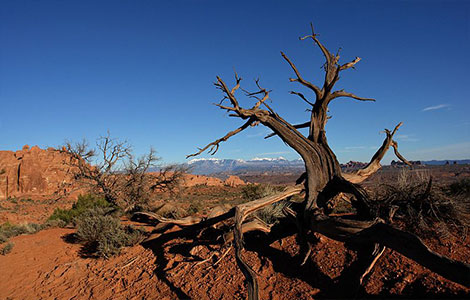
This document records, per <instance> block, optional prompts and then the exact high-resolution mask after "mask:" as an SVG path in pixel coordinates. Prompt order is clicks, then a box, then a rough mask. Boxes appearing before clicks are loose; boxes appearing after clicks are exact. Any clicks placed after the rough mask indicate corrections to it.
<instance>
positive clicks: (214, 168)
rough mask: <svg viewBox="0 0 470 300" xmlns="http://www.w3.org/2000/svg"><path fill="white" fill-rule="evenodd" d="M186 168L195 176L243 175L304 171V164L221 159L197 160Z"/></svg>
mask: <svg viewBox="0 0 470 300" xmlns="http://www.w3.org/2000/svg"><path fill="white" fill-rule="evenodd" d="M185 165H186V167H188V168H189V171H190V172H191V173H193V174H204V175H208V174H215V173H225V172H228V173H242V172H250V171H257V172H268V171H272V172H286V171H302V170H303V169H304V163H303V161H302V160H301V159H296V160H291V161H289V160H287V159H285V158H284V157H278V158H267V157H255V158H253V159H250V160H242V159H220V158H195V159H192V160H190V161H188V162H187V163H186V164H185Z"/></svg>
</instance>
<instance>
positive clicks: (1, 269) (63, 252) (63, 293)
mask: <svg viewBox="0 0 470 300" xmlns="http://www.w3.org/2000/svg"><path fill="white" fill-rule="evenodd" d="M218 189H219V192H217V190H218ZM217 193H219V195H217ZM220 193H222V194H223V195H225V196H224V197H225V198H226V199H228V200H229V202H230V201H232V202H234V203H236V202H237V201H239V200H240V199H238V198H237V197H236V195H237V193H236V191H235V188H230V187H219V188H218V187H200V186H199V187H194V188H193V189H190V190H187V194H186V195H183V198H188V199H189V198H196V199H199V200H198V201H200V202H202V203H203V204H204V201H203V199H206V201H207V202H205V203H206V204H208V203H210V205H216V204H217V201H218V200H217V199H219V198H220ZM2 205H3V206H4V208H5V209H3V210H2V211H0V223H3V222H4V220H9V221H10V222H12V223H22V222H37V223H40V222H44V221H45V220H46V219H47V216H49V215H50V213H51V212H52V210H53V209H54V207H69V206H70V205H71V202H67V203H60V202H50V201H49V202H46V200H34V201H33V200H26V201H20V200H18V201H16V203H15V202H11V203H7V202H3V203H2ZM207 206H209V205H207ZM126 222H127V221H126ZM147 229H148V230H151V229H152V228H151V227H147ZM173 230H177V228H173ZM73 232H74V229H72V228H52V229H47V230H43V231H40V232H38V233H36V234H33V235H22V236H17V237H14V238H12V239H11V242H13V243H14V248H13V250H12V252H11V253H9V254H7V255H5V256H2V255H0V299H241V298H245V297H246V289H245V287H244V283H243V275H242V274H241V272H240V270H239V269H238V267H237V266H236V263H235V258H234V253H233V249H232V250H229V251H228V252H227V255H226V256H225V257H224V258H223V259H222V260H220V261H218V259H219V258H220V257H221V256H222V255H223V254H225V253H226V251H227V249H230V248H228V247H227V246H221V245H219V244H208V243H206V240H205V239H204V237H203V238H201V239H198V238H192V237H188V238H186V239H182V238H178V239H174V240H170V241H166V242H159V243H153V244H152V243H150V244H146V245H145V246H143V245H139V246H134V247H131V248H126V249H124V250H123V251H122V253H121V255H119V256H116V257H112V258H110V259H96V258H92V257H89V256H87V255H86V254H85V253H84V252H83V251H82V249H81V246H80V245H79V244H76V243H74V241H73V239H71V236H72V234H73ZM425 243H426V244H427V245H428V246H429V247H430V248H431V249H433V250H435V251H437V252H438V253H440V254H443V255H446V256H449V257H452V258H454V259H457V260H460V261H465V262H467V263H470V238H469V237H468V236H467V238H466V239H465V240H462V239H461V238H458V237H454V236H448V237H446V238H445V239H444V238H443V239H441V240H439V239H437V238H428V239H425ZM246 247H247V249H248V250H247V251H245V254H244V255H245V257H246V260H247V261H248V263H249V264H250V265H251V266H253V268H254V270H255V271H256V272H257V274H258V275H259V284H260V293H261V298H262V299H321V298H336V297H338V295H339V294H338V292H339V291H341V287H338V282H337V281H336V280H335V279H336V278H337V277H338V276H339V275H340V273H341V271H342V270H343V268H344V266H345V265H346V266H347V265H349V264H350V263H351V262H352V261H353V260H354V257H355V254H354V252H352V251H348V250H346V249H345V248H344V246H343V244H341V243H339V242H335V241H332V240H329V239H327V238H322V239H321V242H320V243H319V244H317V245H316V246H315V249H314V251H315V252H314V253H315V255H314V256H313V258H312V260H311V261H309V262H308V263H307V264H306V265H305V266H303V267H301V266H299V260H298V258H297V256H296V255H297V253H298V250H299V249H298V246H297V245H296V242H295V237H288V238H284V239H282V240H281V241H276V242H274V243H272V244H271V245H266V244H265V243H263V236H262V235H258V234H253V235H249V234H247V235H246ZM213 253H215V255H214V256H213V257H212V258H210V257H211V254H213ZM207 258H210V259H209V260H207V261H204V260H205V259H207ZM216 262H217V264H216ZM356 296H357V297H359V298H443V299H447V298H469V297H470V289H466V288H464V287H462V286H460V285H457V284H454V283H452V282H450V281H448V280H446V279H444V278H442V277H440V276H438V275H436V274H434V273H431V272H430V271H428V270H427V269H425V268H423V267H421V266H419V265H418V264H416V263H414V262H413V261H411V260H409V259H407V258H406V257H403V256H401V255H399V254H397V253H395V252H392V251H390V250H386V253H385V254H384V256H382V258H381V259H380V260H379V262H378V263H377V265H376V266H375V268H374V269H373V271H372V273H371V275H370V277H369V278H368V280H367V283H366V285H365V288H364V291H358V293H357V294H356Z"/></svg>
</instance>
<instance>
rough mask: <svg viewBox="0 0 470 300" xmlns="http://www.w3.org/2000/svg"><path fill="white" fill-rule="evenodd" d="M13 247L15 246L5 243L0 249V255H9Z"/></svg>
mask: <svg viewBox="0 0 470 300" xmlns="http://www.w3.org/2000/svg"><path fill="white" fill-rule="evenodd" d="M14 245H15V244H13V243H7V244H6V245H5V246H3V247H2V248H1V249H0V255H7V254H8V253H10V252H11V250H13V246H14Z"/></svg>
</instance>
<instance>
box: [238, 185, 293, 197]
mask: <svg viewBox="0 0 470 300" xmlns="http://www.w3.org/2000/svg"><path fill="white" fill-rule="evenodd" d="M283 189H284V187H282V186H273V185H270V184H253V183H250V184H247V185H245V186H244V187H243V188H242V192H241V193H242V197H243V199H245V200H246V201H250V200H254V199H259V198H263V197H266V196H270V195H273V194H275V193H278V192H280V191H282V190H283Z"/></svg>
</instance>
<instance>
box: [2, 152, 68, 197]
mask: <svg viewBox="0 0 470 300" xmlns="http://www.w3.org/2000/svg"><path fill="white" fill-rule="evenodd" d="M66 159H67V155H66V154H64V153H60V152H58V151H56V150H55V149H54V148H48V149H47V150H43V149H40V148H39V147H38V146H34V147H32V148H30V147H29V146H28V145H25V146H24V147H23V149H22V150H18V151H16V152H13V151H0V170H2V169H3V170H4V172H3V174H1V175H0V200H2V199H6V198H8V197H36V196H47V195H52V194H54V193H56V192H58V191H59V190H60V189H62V188H64V183H70V182H72V178H73V174H72V173H71V172H70V167H69V166H67V165H66V164H64V162H65V160H66Z"/></svg>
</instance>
